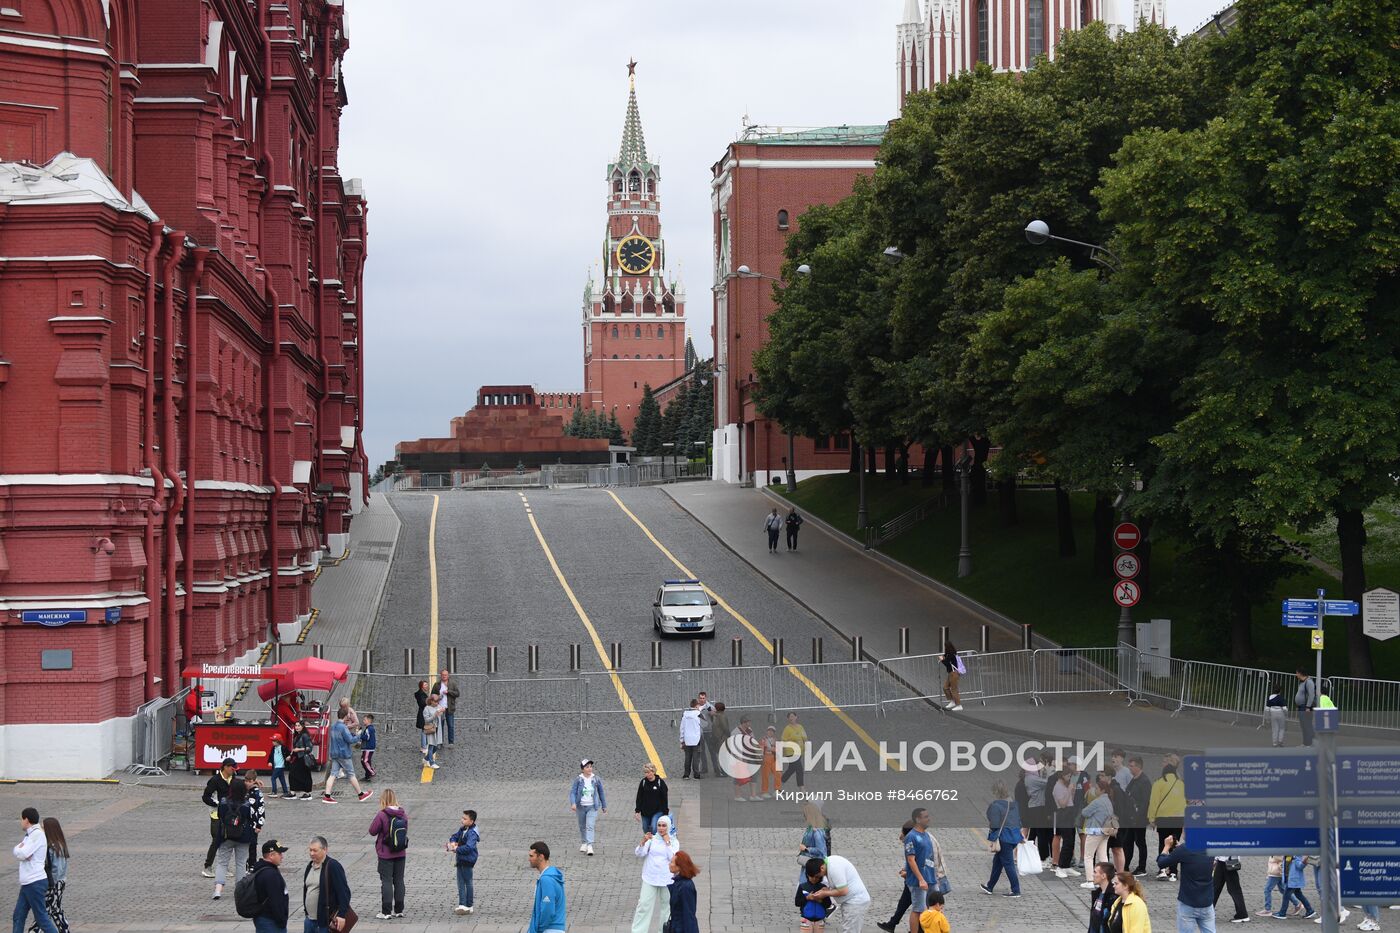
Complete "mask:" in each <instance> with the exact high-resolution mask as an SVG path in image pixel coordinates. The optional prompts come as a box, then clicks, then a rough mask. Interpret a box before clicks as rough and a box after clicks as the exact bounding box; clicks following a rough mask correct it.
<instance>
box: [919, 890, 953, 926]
mask: <svg viewBox="0 0 1400 933" xmlns="http://www.w3.org/2000/svg"><path fill="white" fill-rule="evenodd" d="M919 928H920V929H922V930H923V931H924V933H949V931H948V917H947V915H946V914H944V913H943V895H942V893H940V892H938V891H929V892H928V909H927V910H925V911H924V912H923V913H921V914H919Z"/></svg>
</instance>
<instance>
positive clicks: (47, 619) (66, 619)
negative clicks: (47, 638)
mask: <svg viewBox="0 0 1400 933" xmlns="http://www.w3.org/2000/svg"><path fill="white" fill-rule="evenodd" d="M19 620H20V621H21V622H35V623H38V624H39V625H46V626H48V627H49V628H58V627H59V626H62V625H68V624H69V623H70V622H86V621H87V610H86V609H25V610H23V611H21V612H20V614H19Z"/></svg>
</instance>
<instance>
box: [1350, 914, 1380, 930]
mask: <svg viewBox="0 0 1400 933" xmlns="http://www.w3.org/2000/svg"><path fill="white" fill-rule="evenodd" d="M1356 928H1357V929H1358V930H1379V929H1380V928H1381V925H1380V924H1379V923H1377V922H1376V921H1374V920H1372V919H1371V918H1370V917H1367V918H1366V919H1365V920H1362V921H1361V922H1360V923H1358V924H1357V925H1356Z"/></svg>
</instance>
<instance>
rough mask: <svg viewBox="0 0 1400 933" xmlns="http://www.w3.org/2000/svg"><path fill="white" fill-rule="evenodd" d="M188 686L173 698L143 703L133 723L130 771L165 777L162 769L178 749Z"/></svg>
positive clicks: (128, 768)
mask: <svg viewBox="0 0 1400 933" xmlns="http://www.w3.org/2000/svg"><path fill="white" fill-rule="evenodd" d="M189 692H190V688H189V687H185V688H184V689H182V690H181V691H180V692H179V693H177V694H175V695H174V696H173V697H163V698H160V699H155V700H151V701H149V702H147V703H143V704H141V706H140V707H138V708H137V710H136V715H135V716H134V717H133V723H132V745H133V748H132V759H131V762H132V763H131V764H130V765H129V766H128V767H127V769H126V770H127V771H129V772H131V773H132V774H140V775H143V776H163V775H164V774H165V769H164V768H163V767H162V765H164V764H165V763H166V762H168V761H169V760H170V756H171V755H172V754H174V749H175V730H176V726H177V725H178V724H179V723H180V722H181V721H183V719H184V705H185V697H186V696H187V695H188V694H189Z"/></svg>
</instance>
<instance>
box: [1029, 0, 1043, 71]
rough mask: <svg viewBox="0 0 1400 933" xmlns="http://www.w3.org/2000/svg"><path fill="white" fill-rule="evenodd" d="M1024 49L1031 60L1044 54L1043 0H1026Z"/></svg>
mask: <svg viewBox="0 0 1400 933" xmlns="http://www.w3.org/2000/svg"><path fill="white" fill-rule="evenodd" d="M1026 51H1027V52H1028V53H1029V54H1030V59H1031V61H1035V59H1036V58H1037V56H1040V55H1044V54H1045V0H1026Z"/></svg>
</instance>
